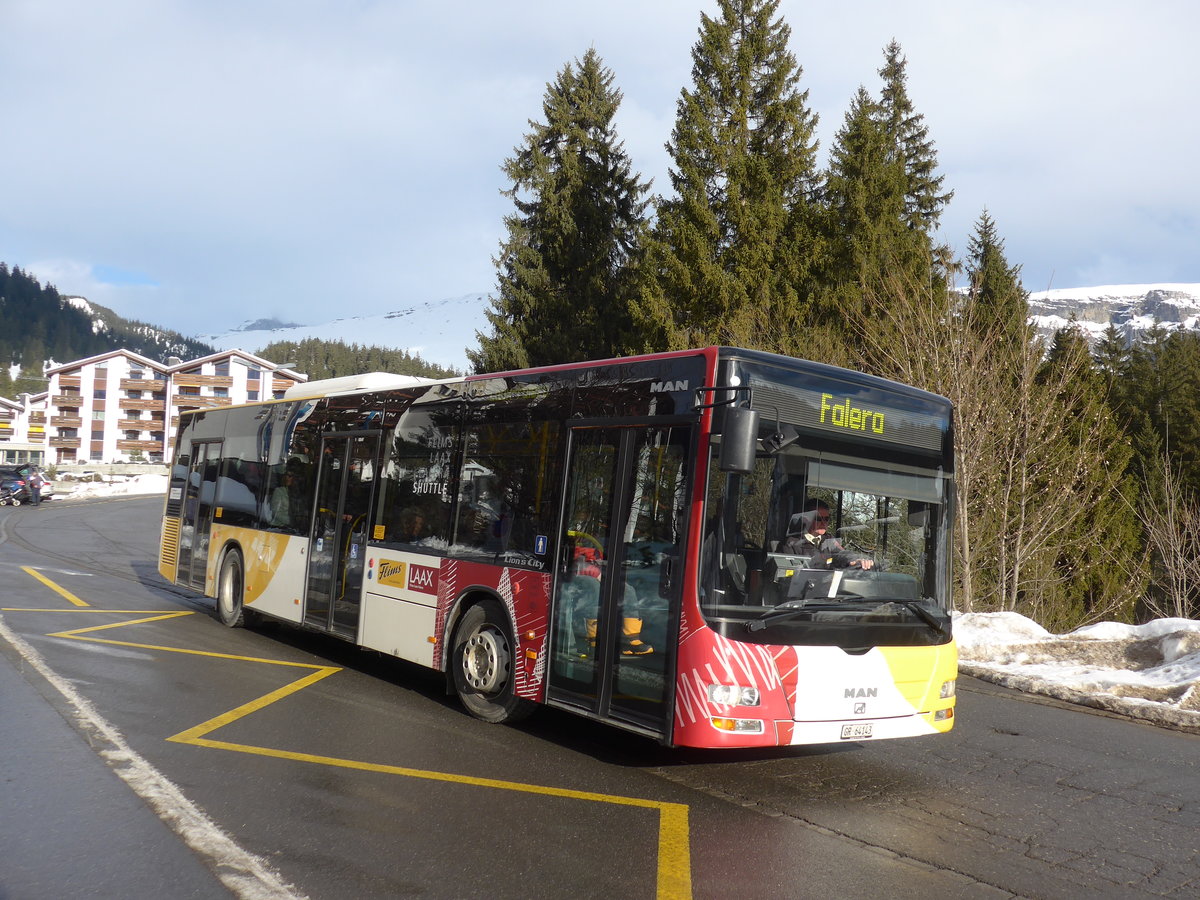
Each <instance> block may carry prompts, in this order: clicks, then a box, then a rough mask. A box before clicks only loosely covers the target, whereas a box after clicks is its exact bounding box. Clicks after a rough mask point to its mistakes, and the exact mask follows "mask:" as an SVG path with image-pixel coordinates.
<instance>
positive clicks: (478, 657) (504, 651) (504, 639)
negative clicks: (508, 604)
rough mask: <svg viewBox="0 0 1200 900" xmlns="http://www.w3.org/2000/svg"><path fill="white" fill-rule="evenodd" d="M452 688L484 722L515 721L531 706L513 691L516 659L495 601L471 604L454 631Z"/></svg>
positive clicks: (529, 710)
mask: <svg viewBox="0 0 1200 900" xmlns="http://www.w3.org/2000/svg"><path fill="white" fill-rule="evenodd" d="M451 665H452V666H453V669H454V689H455V691H456V692H457V693H458V698H459V699H460V700H461V701H462V704H463V706H465V707H466V708H467V712H469V713H470V714H471V715H473V716H475V717H476V718H478V719H483V720H484V721H485V722H497V723H498V722H516V721H518V720H520V719H523V718H525V717H526V716H527V715H529V714H530V713H531V712H533V710H534V704H533V702H532V701H529V700H526V699H524V698H522V697H518V696H517V695H516V694H515V693H514V692H513V673H514V670H515V665H516V660H515V654H514V650H513V642H512V640H511V639H510V638H509V630H508V617H507V616H506V615H505V614H504V611H503V610H502V609H501V608H500V606H499V605H498V604H496V603H494V602H491V601H486V602H484V603H480V604H477V605H475V606H472V607H471V608H470V609H468V610H467V611H466V613H464V614H463V617H462V621H461V622H459V624H458V628H456V629H455V631H454V655H453V656H452V658H451Z"/></svg>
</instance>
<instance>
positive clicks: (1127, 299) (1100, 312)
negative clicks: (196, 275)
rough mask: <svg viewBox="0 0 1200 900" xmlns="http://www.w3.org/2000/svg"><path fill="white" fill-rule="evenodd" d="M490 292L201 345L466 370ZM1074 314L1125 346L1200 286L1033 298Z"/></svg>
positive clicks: (1177, 323)
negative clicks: (394, 352) (273, 346)
mask: <svg viewBox="0 0 1200 900" xmlns="http://www.w3.org/2000/svg"><path fill="white" fill-rule="evenodd" d="M488 305H489V301H488V295H487V294H486V293H477V294H465V295H463V296H461V297H448V298H446V299H442V300H430V301H426V302H424V303H416V304H413V305H412V306H406V307H402V308H400V309H396V310H392V311H391V312H385V313H376V314H372V315H361V316H348V317H346V318H342V319H333V320H332V321H329V322H323V323H320V324H316V325H294V324H289V323H283V322H278V321H276V320H269V319H268V320H264V319H256V320H253V321H248V322H244V323H243V324H242V325H240V326H238V327H237V328H234V329H232V330H230V331H227V332H224V333H221V334H208V335H200V336H199V337H198V340H201V341H203V342H204V343H206V344H210V345H212V346H213V347H216V348H217V349H219V350H230V349H233V348H235V347H236V348H240V349H242V350H248V351H250V352H254V351H256V350H259V349H261V348H262V347H265V346H266V345H267V344H270V343H273V342H275V341H302V340H305V339H306V338H320V339H323V340H331V341H338V340H340V341H345V342H346V343H347V344H362V345H375V346H381V347H389V348H395V349H402V350H406V351H408V352H409V353H414V354H418V355H420V356H421V358H422V359H424V360H426V361H427V362H431V363H437V364H439V365H442V366H449V367H451V368H455V369H459V370H462V371H466V370H467V369H468V368H469V366H468V363H467V354H466V351H467V348H468V347H475V346H477V342H476V340H475V332H476V331H482V332H487V331H488V330H489V326H488V323H487V319H486V317H485V315H484V312H485V310H486V309H487V308H488ZM1072 314H1074V316H1075V319H1076V321H1077V322H1078V323H1079V324H1080V325H1081V326H1082V327H1083V328H1084V329H1085V330H1086V331H1087V333H1088V335H1089V336H1090V338H1091V340H1092V341H1093V342H1095V340H1096V339H1098V338H1099V337H1100V335H1101V334H1102V333H1103V331H1104V329H1105V328H1106V327H1108V325H1109V323H1110V322H1111V323H1112V324H1114V325H1116V326H1117V328H1119V329H1120V330H1121V333H1122V335H1123V336H1124V337H1125V338H1126V340H1133V339H1134V338H1136V337H1138V336H1140V335H1141V334H1142V333H1143V332H1145V330H1146V329H1147V328H1149V327H1150V326H1151V325H1153V324H1154V323H1155V322H1156V321H1157V322H1160V323H1162V325H1163V326H1165V327H1167V328H1194V327H1196V326H1197V325H1198V324H1200V284H1123V285H1102V286H1099V287H1080V288H1060V289H1056V290H1050V291H1039V292H1038V293H1034V294H1030V296H1029V321H1030V323H1031V324H1032V325H1034V326H1035V327H1036V328H1037V329H1038V331H1039V332H1041V333H1042V334H1044V335H1046V336H1050V335H1052V334H1053V333H1054V332H1055V331H1056V330H1057V329H1059V328H1061V327H1063V326H1064V325H1066V324H1067V322H1068V321H1069V318H1070V316H1071V315H1072Z"/></svg>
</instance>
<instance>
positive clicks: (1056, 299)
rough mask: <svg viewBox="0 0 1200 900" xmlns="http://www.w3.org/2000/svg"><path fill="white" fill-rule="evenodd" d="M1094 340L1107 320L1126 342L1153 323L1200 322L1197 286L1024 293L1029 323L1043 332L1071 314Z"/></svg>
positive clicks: (1123, 286) (1049, 331) (1187, 325)
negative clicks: (1026, 297) (1027, 295)
mask: <svg viewBox="0 0 1200 900" xmlns="http://www.w3.org/2000/svg"><path fill="white" fill-rule="evenodd" d="M1072 313H1073V314H1074V315H1075V319H1076V321H1077V322H1078V323H1079V325H1080V326H1081V327H1083V329H1084V330H1085V331H1086V332H1087V333H1088V335H1089V338H1090V340H1091V341H1092V342H1093V343H1094V342H1095V341H1096V339H1098V338H1099V337H1100V335H1101V334H1102V333H1103V332H1104V329H1105V328H1107V327H1108V325H1109V323H1112V324H1113V325H1115V326H1117V328H1118V329H1119V330H1120V331H1121V334H1122V335H1123V336H1124V338H1125V340H1126V341H1131V340H1133V339H1135V338H1137V337H1138V336H1140V335H1141V334H1142V333H1143V332H1145V331H1146V329H1147V328H1149V327H1150V326H1152V325H1153V324H1154V323H1155V322H1156V321H1157V322H1160V323H1161V324H1162V325H1163V327H1164V328H1194V327H1196V324H1197V322H1200V284H1119V285H1103V286H1100V287H1083V288H1062V289H1059V290H1051V291H1039V292H1038V293H1036V294H1030V295H1029V321H1030V324H1032V325H1033V326H1034V327H1036V328H1037V330H1038V331H1039V332H1040V333H1042V334H1044V335H1047V336H1049V335H1051V334H1053V333H1054V332H1055V331H1056V330H1058V329H1059V328H1062V327H1063V326H1064V325H1066V324H1067V322H1068V320H1069V318H1070V316H1071V314H1072Z"/></svg>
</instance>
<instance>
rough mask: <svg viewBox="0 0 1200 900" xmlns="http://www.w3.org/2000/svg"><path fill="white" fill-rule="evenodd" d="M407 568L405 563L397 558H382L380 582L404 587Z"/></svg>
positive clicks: (390, 585) (389, 585)
mask: <svg viewBox="0 0 1200 900" xmlns="http://www.w3.org/2000/svg"><path fill="white" fill-rule="evenodd" d="M405 568H406V566H405V564H404V563H402V562H398V561H397V560H394V559H381V560H380V561H379V583H380V584H386V585H387V586H388V587H394V588H402V587H404V570H405Z"/></svg>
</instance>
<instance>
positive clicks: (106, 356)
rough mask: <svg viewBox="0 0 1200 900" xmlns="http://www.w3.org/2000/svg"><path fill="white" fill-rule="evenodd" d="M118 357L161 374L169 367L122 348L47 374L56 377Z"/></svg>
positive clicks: (49, 370)
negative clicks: (65, 372) (61, 373)
mask: <svg viewBox="0 0 1200 900" xmlns="http://www.w3.org/2000/svg"><path fill="white" fill-rule="evenodd" d="M117 356H124V357H127V358H129V359H130V360H132V361H134V362H138V363H141V364H142V365H144V366H148V367H149V368H151V369H156V370H157V371H159V372H166V371H167V367H166V366H164V365H163V364H162V363H160V362H155V361H154V360H152V359H150V358H149V357H146V356H142V355H141V354H140V353H134V352H133V351H132V350H126V349H125V348H124V347H122V348H120V349H119V350H109V351H108V352H107V353H97V354H96V355H95V356H89V357H87V358H86V359H76V360H72V361H71V362H68V363H62V364H60V365H57V366H51V367H50V368H49V369H46V372H45V374H46V375H54V374H57V373H59V372H63V371H66V370H68V369H79V368H82V367H83V366H88V365H92V364H93V363H98V362H101V361H103V360H106V359H112V358H114V357H117Z"/></svg>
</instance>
